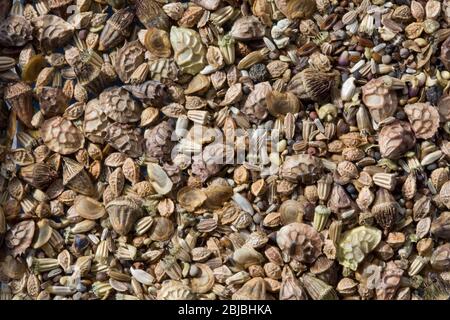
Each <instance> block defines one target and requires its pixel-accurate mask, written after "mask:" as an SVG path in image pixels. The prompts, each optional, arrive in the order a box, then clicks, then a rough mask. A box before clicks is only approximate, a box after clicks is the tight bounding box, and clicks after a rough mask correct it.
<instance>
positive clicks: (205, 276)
mask: <svg viewBox="0 0 450 320" xmlns="http://www.w3.org/2000/svg"><path fill="white" fill-rule="evenodd" d="M195 266H196V267H197V268H199V269H200V272H199V276H197V277H195V278H192V280H191V288H192V291H193V292H196V293H207V292H208V291H209V290H211V289H212V287H213V286H214V280H215V279H214V274H213V272H212V270H211V268H210V267H209V266H208V265H206V264H202V263H196V264H195Z"/></svg>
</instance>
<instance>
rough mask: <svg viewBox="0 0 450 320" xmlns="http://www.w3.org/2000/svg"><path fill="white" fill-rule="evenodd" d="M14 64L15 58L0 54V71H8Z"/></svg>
mask: <svg viewBox="0 0 450 320" xmlns="http://www.w3.org/2000/svg"><path fill="white" fill-rule="evenodd" d="M15 65H16V60H15V59H13V58H10V57H3V56H0V72H3V71H8V70H9V69H12V68H14V66H15Z"/></svg>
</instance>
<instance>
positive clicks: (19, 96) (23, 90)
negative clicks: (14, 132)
mask: <svg viewBox="0 0 450 320" xmlns="http://www.w3.org/2000/svg"><path fill="white" fill-rule="evenodd" d="M31 99H32V88H31V87H30V86H29V85H27V84H26V83H25V82H17V83H15V84H9V85H8V86H7V87H6V89H5V101H6V102H8V103H9V104H10V106H11V108H12V109H13V110H14V112H16V114H17V116H18V118H19V120H20V121H21V122H22V123H23V124H24V125H26V126H27V127H28V128H31V127H32V125H31V119H32V117H33V113H34V111H33V105H32V101H31Z"/></svg>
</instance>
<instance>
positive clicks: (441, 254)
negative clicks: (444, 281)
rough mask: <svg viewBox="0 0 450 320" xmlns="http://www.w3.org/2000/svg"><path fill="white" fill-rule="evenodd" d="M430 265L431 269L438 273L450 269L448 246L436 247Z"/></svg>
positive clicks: (446, 244)
mask: <svg viewBox="0 0 450 320" xmlns="http://www.w3.org/2000/svg"><path fill="white" fill-rule="evenodd" d="M430 264H431V266H432V267H433V269H435V270H438V271H447V270H449V269H450V244H449V243H445V244H443V245H441V246H439V247H437V248H436V249H435V250H434V251H433V254H432V255H431V258H430Z"/></svg>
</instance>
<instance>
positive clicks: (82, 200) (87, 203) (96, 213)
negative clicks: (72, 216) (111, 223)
mask: <svg viewBox="0 0 450 320" xmlns="http://www.w3.org/2000/svg"><path fill="white" fill-rule="evenodd" d="M73 207H74V209H75V211H76V213H78V215H79V216H80V217H83V218H85V219H89V220H96V219H100V218H101V217H103V216H104V215H105V213H106V210H105V207H104V206H103V205H102V204H101V203H100V202H98V201H97V200H95V199H93V198H91V197H87V196H78V197H76V198H75V201H74V203H73Z"/></svg>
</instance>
